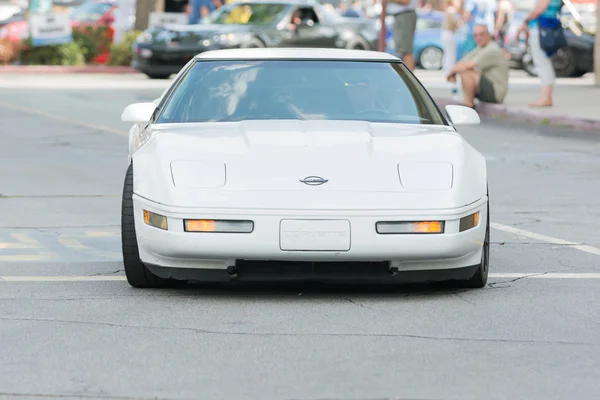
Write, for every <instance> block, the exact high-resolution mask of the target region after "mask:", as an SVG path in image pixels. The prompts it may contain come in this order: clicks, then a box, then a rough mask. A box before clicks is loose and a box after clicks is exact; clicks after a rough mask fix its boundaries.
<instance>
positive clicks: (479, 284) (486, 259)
mask: <svg viewBox="0 0 600 400" xmlns="http://www.w3.org/2000/svg"><path fill="white" fill-rule="evenodd" d="M489 269H490V203H489V195H488V204H487V218H486V224H485V238H484V240H483V249H482V252H481V263H480V264H479V268H477V271H475V274H474V275H473V276H472V277H471V278H469V279H468V280H466V281H464V285H463V286H465V287H467V288H473V289H481V288H483V287H485V285H487V280H488V274H489Z"/></svg>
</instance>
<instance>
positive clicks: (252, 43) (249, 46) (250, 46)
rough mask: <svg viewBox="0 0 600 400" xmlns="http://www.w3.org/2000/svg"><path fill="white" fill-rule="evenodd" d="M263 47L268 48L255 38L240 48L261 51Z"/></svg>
mask: <svg viewBox="0 0 600 400" xmlns="http://www.w3.org/2000/svg"><path fill="white" fill-rule="evenodd" d="M263 47H266V46H265V44H264V43H263V41H262V40H260V39H258V38H255V37H253V38H250V39H248V40H247V41H245V42H244V43H242V44H241V46H240V48H242V49H261V48H263Z"/></svg>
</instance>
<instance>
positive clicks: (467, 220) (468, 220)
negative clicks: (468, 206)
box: [458, 212, 479, 232]
mask: <svg viewBox="0 0 600 400" xmlns="http://www.w3.org/2000/svg"><path fill="white" fill-rule="evenodd" d="M477 225H479V212H476V213H475V214H471V215H468V216H466V217H464V218H461V219H460V225H459V229H458V231H459V232H464V231H468V230H469V229H472V228H475V227H476V226H477Z"/></svg>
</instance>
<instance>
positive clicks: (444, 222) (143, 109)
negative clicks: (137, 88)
mask: <svg viewBox="0 0 600 400" xmlns="http://www.w3.org/2000/svg"><path fill="white" fill-rule="evenodd" d="M446 111H447V117H446V116H444V114H442V112H441V111H440V110H439V109H438V107H437V106H436V104H435V103H434V101H433V100H432V98H431V97H430V96H429V94H428V92H427V90H426V89H425V88H424V87H423V86H422V84H421V83H420V82H419V81H418V79H417V78H416V77H415V76H414V75H413V74H412V73H411V72H410V70H409V69H408V68H407V67H406V66H405V65H404V64H403V63H402V61H401V60H399V59H398V58H396V57H394V56H391V55H389V54H386V53H379V52H369V51H364V50H332V49H320V50H318V49H237V50H218V51H208V52H205V53H202V54H200V55H198V56H196V57H195V58H194V59H193V60H191V61H190V62H189V63H188V64H187V65H186V66H185V67H184V68H183V69H182V70H181V71H180V72H179V74H178V75H177V77H176V78H175V79H174V81H173V83H172V84H171V85H170V87H169V88H168V89H167V90H166V91H165V92H164V93H163V95H162V96H161V98H160V99H158V100H156V101H155V102H152V103H138V104H132V105H130V106H128V107H127V108H125V110H124V111H123V113H122V116H121V118H122V120H123V121H125V122H129V123H133V126H132V128H131V130H130V152H129V167H128V169H127V173H126V177H125V184H124V188H123V202H122V246H123V259H124V266H125V272H126V275H127V279H128V281H129V283H130V285H132V286H134V287H164V286H168V285H172V284H177V283H180V282H182V281H183V282H185V281H187V280H200V281H225V282H234V281H249V280H261V281H262V280H270V279H283V280H285V279H291V280H296V279H300V280H304V279H317V280H331V279H333V280H336V281H338V280H344V281H350V282H354V283H357V282H373V280H377V281H379V282H415V281H423V282H424V281H440V280H455V281H460V282H462V283H461V284H464V285H465V286H467V287H483V286H484V285H485V284H486V281H487V276H488V265H489V251H488V248H489V205H488V191H487V172H486V161H485V159H484V157H483V156H482V155H481V154H480V153H479V152H477V151H476V150H475V149H474V148H473V147H471V146H470V145H469V144H468V143H467V142H466V141H465V140H464V139H463V138H462V137H461V136H460V135H459V134H458V133H457V131H456V129H455V127H454V126H455V125H461V124H477V123H479V122H480V119H479V116H478V114H477V113H476V112H475V110H473V109H471V108H466V107H460V106H448V107H446Z"/></svg>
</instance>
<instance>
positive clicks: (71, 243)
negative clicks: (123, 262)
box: [58, 235, 121, 259]
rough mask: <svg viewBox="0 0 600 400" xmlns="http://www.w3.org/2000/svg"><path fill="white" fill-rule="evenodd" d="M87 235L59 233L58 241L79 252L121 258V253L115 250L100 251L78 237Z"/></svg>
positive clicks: (94, 255)
mask: <svg viewBox="0 0 600 400" xmlns="http://www.w3.org/2000/svg"><path fill="white" fill-rule="evenodd" d="M81 237H85V236H74V235H59V237H58V241H59V242H60V244H62V245H63V246H65V247H67V248H69V249H71V250H73V251H76V252H78V253H82V254H86V255H89V256H93V257H102V258H112V259H119V258H120V257H121V253H118V252H113V251H99V250H95V249H93V248H91V247H89V246H86V245H84V244H83V243H81V242H80V241H79V240H78V238H81Z"/></svg>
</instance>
